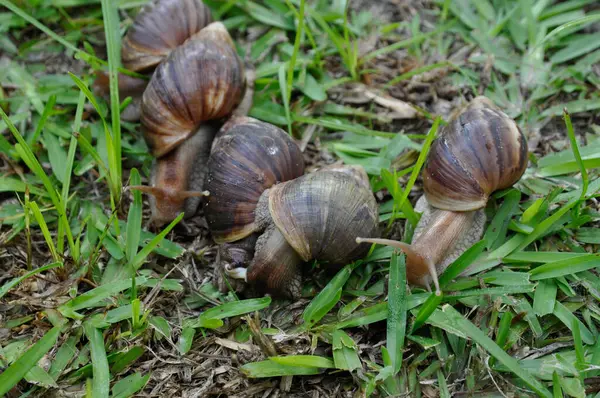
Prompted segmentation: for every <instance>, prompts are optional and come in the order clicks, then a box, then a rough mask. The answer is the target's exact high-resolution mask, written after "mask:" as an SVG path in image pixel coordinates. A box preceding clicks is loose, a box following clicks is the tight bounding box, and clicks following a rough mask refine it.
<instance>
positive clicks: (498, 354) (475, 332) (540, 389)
mask: <svg viewBox="0 0 600 398" xmlns="http://www.w3.org/2000/svg"><path fill="white" fill-rule="evenodd" d="M442 312H443V313H444V314H445V315H446V317H447V320H448V322H450V323H451V325H452V327H454V328H456V329H458V330H460V331H461V332H462V333H464V334H465V335H466V336H468V337H469V338H471V339H473V340H474V341H475V342H476V343H477V344H479V345H480V346H481V347H482V348H484V349H485V350H486V351H487V352H489V353H490V355H492V356H493V357H494V358H496V360H498V362H500V363H502V364H503V365H504V366H506V367H507V368H508V369H510V371H511V372H513V373H514V374H515V376H517V377H519V378H520V379H521V380H523V381H524V382H525V384H527V385H528V386H529V387H530V388H531V389H532V390H533V391H534V392H535V393H537V394H538V395H539V396H541V397H551V396H552V394H551V393H550V391H548V390H547V389H546V387H544V385H543V384H542V383H540V382H539V381H538V380H537V379H536V378H534V377H533V376H532V375H531V374H530V373H529V372H528V371H527V370H525V369H524V368H523V367H521V365H520V364H519V362H518V361H517V360H516V359H515V358H513V357H511V356H510V355H508V354H507V353H506V352H504V350H503V349H502V348H500V347H499V346H498V345H497V344H496V343H494V341H493V340H492V339H490V338H489V337H488V336H487V335H486V334H485V333H484V332H482V331H481V330H480V329H479V328H478V327H477V326H475V325H474V324H473V323H471V322H470V321H469V320H468V319H465V318H464V317H463V316H462V315H461V314H460V312H458V311H456V310H455V309H454V308H453V307H452V306H451V305H449V304H446V305H444V306H443V307H442Z"/></svg>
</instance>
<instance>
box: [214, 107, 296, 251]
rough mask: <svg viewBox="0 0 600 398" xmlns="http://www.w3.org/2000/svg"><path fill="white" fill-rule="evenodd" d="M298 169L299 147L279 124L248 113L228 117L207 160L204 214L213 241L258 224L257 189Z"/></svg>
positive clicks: (243, 233) (228, 239)
mask: <svg viewBox="0 0 600 398" xmlns="http://www.w3.org/2000/svg"><path fill="white" fill-rule="evenodd" d="M303 173H304V160H303V157H302V153H301V152H300V149H299V148H298V146H297V145H296V144H295V143H294V141H293V140H292V139H291V138H290V137H289V135H288V134H286V133H285V132H284V131H283V130H281V129H280V128H278V127H275V126H273V125H271V124H268V123H264V122H261V121H259V120H256V119H253V118H250V117H233V118H232V119H231V120H229V121H228V122H227V123H226V124H225V125H224V126H223V128H222V129H221V131H220V132H219V133H218V135H217V137H216V138H215V140H214V142H213V151H212V153H211V155H210V159H209V161H208V173H207V175H206V179H205V184H204V189H205V190H207V191H208V192H209V197H208V200H207V201H206V203H205V212H204V213H205V216H206V220H207V222H208V226H209V228H210V230H211V233H212V235H213V238H214V240H215V241H216V242H217V243H223V242H234V241H236V240H238V239H241V238H243V237H246V236H248V235H249V234H251V233H252V232H254V231H255V230H257V229H258V225H256V223H255V221H256V215H255V209H256V206H257V204H258V200H259V198H260V197H261V195H262V193H263V192H264V191H265V190H266V189H268V188H270V187H272V186H273V185H275V184H278V183H281V182H284V181H288V180H292V179H294V178H296V177H299V176H301V175H302V174H303Z"/></svg>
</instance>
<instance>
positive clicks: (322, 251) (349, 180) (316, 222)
mask: <svg viewBox="0 0 600 398" xmlns="http://www.w3.org/2000/svg"><path fill="white" fill-rule="evenodd" d="M230 123H231V124H230ZM213 148H214V149H213V152H212V153H211V156H210V159H209V162H208V173H207V175H206V184H205V188H206V189H207V190H209V191H210V196H209V198H208V200H207V201H206V202H205V210H204V214H205V216H206V219H207V222H208V226H209V229H210V231H211V233H212V236H213V239H214V240H215V242H217V243H219V244H221V247H220V259H221V264H219V265H218V266H219V267H222V268H223V269H224V272H225V273H226V274H227V275H228V276H230V277H232V278H234V279H242V280H244V281H245V282H247V283H248V284H250V285H252V286H253V287H254V288H256V289H257V290H260V291H264V292H266V293H268V294H272V295H276V296H286V297H298V296H299V295H300V287H301V264H302V263H305V262H307V261H310V260H313V259H316V260H319V261H323V262H327V263H330V264H346V263H348V262H350V261H353V260H355V259H357V258H359V257H360V256H362V255H364V254H365V252H366V251H365V249H368V248H366V247H364V246H362V247H361V246H360V245H358V244H357V243H356V242H355V238H356V236H370V237H375V236H377V229H378V228H377V227H378V212H377V203H376V201H375V197H374V196H373V194H372V192H371V190H370V187H368V180H367V182H366V183H365V181H364V179H366V173H365V172H364V170H362V169H358V168H346V169H343V170H342V169H331V170H321V171H317V172H314V173H310V174H306V175H302V174H303V171H304V162H303V160H302V154H301V152H300V150H299V148H298V147H297V146H296V144H295V143H294V142H293V141H292V140H291V138H290V137H289V136H288V135H287V134H286V133H285V132H283V131H282V130H281V129H279V128H277V127H275V126H272V125H269V124H267V123H263V122H259V121H257V120H254V119H252V118H248V117H246V118H236V119H233V120H231V121H230V122H228V125H226V126H224V128H223V129H222V131H221V132H219V135H218V136H217V138H216V139H215V141H214V144H213ZM357 170H358V171H357ZM360 170H362V172H360ZM254 241H255V242H256V243H255V245H254V247H253V248H254V254H253V255H252V253H251V252H249V250H248V248H249V247H250V248H251V249H252V243H253V242H254ZM238 242H239V244H236V243H238ZM230 261H231V262H230Z"/></svg>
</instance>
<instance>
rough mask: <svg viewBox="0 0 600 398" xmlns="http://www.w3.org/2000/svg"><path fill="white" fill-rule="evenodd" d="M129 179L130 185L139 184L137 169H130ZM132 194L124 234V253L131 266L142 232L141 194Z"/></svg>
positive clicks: (138, 192)
mask: <svg viewBox="0 0 600 398" xmlns="http://www.w3.org/2000/svg"><path fill="white" fill-rule="evenodd" d="M130 179H131V181H130V185H140V184H141V178H140V173H139V172H138V171H137V169H135V168H133V169H131V174H130ZM132 193H133V203H132V204H131V206H130V207H129V214H127V230H126V232H125V234H126V240H125V241H126V243H127V245H126V246H125V253H126V255H127V261H128V262H129V264H133V261H134V259H135V255H136V254H137V249H138V245H139V243H140V235H141V231H142V193H141V192H140V191H138V190H137V189H136V190H133V191H132Z"/></svg>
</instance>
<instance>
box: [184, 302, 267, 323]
mask: <svg viewBox="0 0 600 398" xmlns="http://www.w3.org/2000/svg"><path fill="white" fill-rule="evenodd" d="M269 305H271V297H262V298H256V299H247V300H240V301H232V302H229V303H224V304H221V305H218V306H216V307H213V308H211V309H209V310H206V311H204V312H203V313H201V314H200V316H199V317H198V318H197V319H194V320H190V321H188V322H186V324H185V327H192V328H198V327H207V326H206V325H209V324H210V323H211V322H210V321H212V320H221V319H224V318H231V317H234V316H239V315H244V314H248V313H250V312H254V311H260V310H262V309H264V308H267V307H268V306H269ZM214 324H215V325H217V324H219V322H214ZM217 327H218V326H217Z"/></svg>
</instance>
